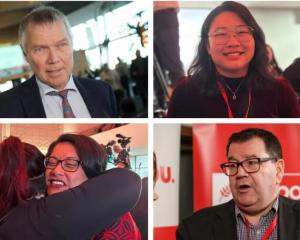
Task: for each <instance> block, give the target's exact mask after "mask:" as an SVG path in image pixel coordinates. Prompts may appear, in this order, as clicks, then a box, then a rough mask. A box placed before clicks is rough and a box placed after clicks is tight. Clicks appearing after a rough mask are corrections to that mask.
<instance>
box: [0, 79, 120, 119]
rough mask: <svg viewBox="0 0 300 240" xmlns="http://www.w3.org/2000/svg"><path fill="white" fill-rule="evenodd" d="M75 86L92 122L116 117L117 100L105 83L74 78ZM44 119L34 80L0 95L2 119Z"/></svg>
mask: <svg viewBox="0 0 300 240" xmlns="http://www.w3.org/2000/svg"><path fill="white" fill-rule="evenodd" d="M74 83H75V85H76V87H77V88H78V90H79V92H80V94H81V96H82V98H83V100H84V102H85V104H86V106H87V109H88V111H89V113H90V115H91V117H92V118H112V117H117V115H118V114H117V108H116V101H115V96H114V93H113V91H112V89H111V87H110V86H109V85H108V84H107V83H106V82H104V81H101V80H99V81H97V80H91V79H86V78H77V77H74ZM45 117H46V113H45V110H44V107H43V103H42V99H41V95H40V92H39V88H38V85H37V83H36V80H35V76H33V77H31V78H30V79H28V80H27V81H26V82H24V83H22V84H20V85H19V86H17V87H15V88H12V89H10V90H8V91H6V92H3V93H1V94H0V118H45Z"/></svg>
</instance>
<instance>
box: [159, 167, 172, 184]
mask: <svg viewBox="0 0 300 240" xmlns="http://www.w3.org/2000/svg"><path fill="white" fill-rule="evenodd" d="M158 180H160V181H162V182H163V183H175V179H174V178H173V176H172V167H171V166H160V167H159V171H158Z"/></svg>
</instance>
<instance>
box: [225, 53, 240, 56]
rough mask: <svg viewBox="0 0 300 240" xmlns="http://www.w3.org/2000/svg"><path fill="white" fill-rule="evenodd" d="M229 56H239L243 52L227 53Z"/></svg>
mask: <svg viewBox="0 0 300 240" xmlns="http://www.w3.org/2000/svg"><path fill="white" fill-rule="evenodd" d="M226 55H227V56H239V55H241V53H227V54H226Z"/></svg>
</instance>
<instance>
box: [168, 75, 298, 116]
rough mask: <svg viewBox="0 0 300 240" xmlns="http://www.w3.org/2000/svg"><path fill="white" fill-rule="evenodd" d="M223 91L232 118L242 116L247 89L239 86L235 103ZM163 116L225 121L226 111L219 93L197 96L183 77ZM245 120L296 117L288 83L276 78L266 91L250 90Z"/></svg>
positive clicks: (294, 101)
mask: <svg viewBox="0 0 300 240" xmlns="http://www.w3.org/2000/svg"><path fill="white" fill-rule="evenodd" d="M227 80H228V79H227ZM233 89H235V88H233ZM225 91H226V94H227V96H228V100H229V106H230V108H231V110H232V112H233V116H234V117H244V116H245V113H246V110H247V109H248V105H249V104H248V96H249V89H248V88H247V87H246V86H245V85H244V86H241V89H240V90H239V91H238V92H237V99H236V100H233V99H232V97H231V96H232V93H230V92H229V90H228V89H226V88H225ZM167 117H170V118H228V109H227V105H226V102H225V101H224V98H223V97H222V95H221V92H220V93H218V94H216V95H215V96H207V95H205V94H201V93H200V92H199V88H196V87H195V86H194V85H192V84H191V81H190V80H189V78H184V79H182V80H181V82H180V83H178V85H177V86H176V88H175V90H174V92H173V94H172V97H171V100H170V103H169V110H168V115H167ZM248 117H249V118H299V117H300V109H299V104H298V101H297V97H296V94H295V92H294V90H293V88H292V87H291V85H290V84H289V82H288V81H287V80H285V79H283V78H280V79H277V80H276V81H274V82H272V83H271V84H270V87H269V89H264V90H254V89H252V90H251V103H250V106H249V114H248Z"/></svg>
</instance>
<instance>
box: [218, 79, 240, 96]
mask: <svg viewBox="0 0 300 240" xmlns="http://www.w3.org/2000/svg"><path fill="white" fill-rule="evenodd" d="M243 80H244V79H242V80H241V81H240V83H239V85H238V86H237V88H236V89H235V90H234V91H233V90H232V89H231V87H229V85H228V84H227V83H226V81H225V80H224V81H223V83H224V85H225V87H226V88H227V89H228V90H229V92H230V93H231V94H232V100H236V99H237V96H236V94H237V92H238V91H239V89H240V87H241V86H242V83H243Z"/></svg>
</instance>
